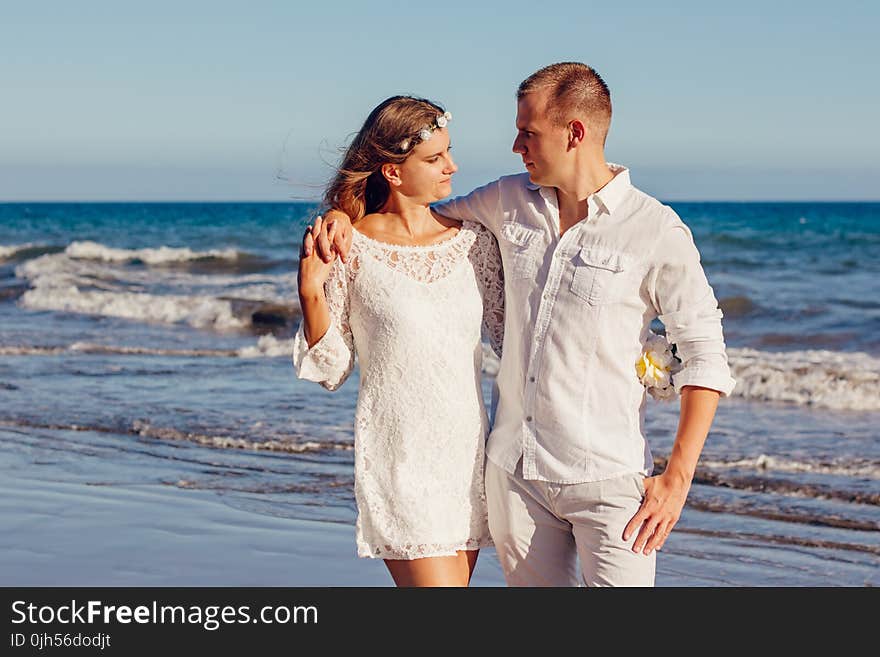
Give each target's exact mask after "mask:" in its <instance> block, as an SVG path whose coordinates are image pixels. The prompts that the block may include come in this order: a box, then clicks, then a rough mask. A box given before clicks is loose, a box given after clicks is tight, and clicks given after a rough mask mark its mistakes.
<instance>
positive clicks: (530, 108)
mask: <svg viewBox="0 0 880 657" xmlns="http://www.w3.org/2000/svg"><path fill="white" fill-rule="evenodd" d="M548 96H549V94H548V92H547V91H544V90H539V91H534V92H532V93H530V94H526V95H525V96H523V97H522V98H521V99H520V100H519V102H518V103H517V107H516V139H514V140H513V152H514V153H518V154H519V155H520V157H522V160H523V164H524V165H525V167H526V170H527V171H528V172H529V180H531V181H532V182H533V183H535V184H538V185H544V186H546V187H557V186H558V181H559V180H560V178H561V177H562V175H561V174H562V173H563V172H564V171H565V170H566V168H567V167H568V166H570V164H569V159H570V157H569V151H568V130H567V128H566V127H564V126H557V125H554V124H553V123H552V122H551V121H550V120H549V119H548V118H547V116H546V113H547V112H546V107H547V97H548Z"/></svg>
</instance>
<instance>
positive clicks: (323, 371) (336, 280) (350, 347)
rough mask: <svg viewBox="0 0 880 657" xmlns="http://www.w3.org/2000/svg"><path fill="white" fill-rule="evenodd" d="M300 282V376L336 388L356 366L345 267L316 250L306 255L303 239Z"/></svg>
mask: <svg viewBox="0 0 880 657" xmlns="http://www.w3.org/2000/svg"><path fill="white" fill-rule="evenodd" d="M320 222H321V219H318V221H317V222H316V226H317V227H318V229H320ZM311 230H314V229H309V231H308V233H307V236H308V235H309V234H310V232H311ZM297 282H298V287H299V302H300V309H301V310H302V315H303V320H302V323H301V324H300V328H299V330H298V331H297V334H296V337H295V338H294V354H293V364H294V367H295V368H296V372H297V376H299V377H300V378H302V379H307V380H309V381H315V382H317V383H320V384H321V385H322V386H324V387H325V388H327V389H328V390H336V388H338V387H339V386H341V385H342V384H343V383H344V382H345V380H346V379H347V378H348V375H349V374H350V373H351V371H352V369H354V352H355V350H354V339H353V336H352V333H351V327H350V324H349V318H348V311H349V303H348V272H347V269H346V266H345V265H344V264H343V263H342V262H341V261H335V262H330V263H325V262H324V261H323V260H321V259H320V258H319V257H318V255H317V254H316V253H312V254H311V255H308V256H307V255H305V239H303V248H302V250H301V251H300V266H299V273H298V276H297Z"/></svg>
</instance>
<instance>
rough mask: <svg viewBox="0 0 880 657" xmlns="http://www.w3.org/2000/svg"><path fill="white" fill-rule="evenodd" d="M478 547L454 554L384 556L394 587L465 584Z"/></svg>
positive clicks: (469, 575) (477, 553)
mask: <svg viewBox="0 0 880 657" xmlns="http://www.w3.org/2000/svg"><path fill="white" fill-rule="evenodd" d="M479 553H480V551H479V550H459V551H458V552H457V553H456V555H455V556H454V557H425V558H424V559H385V565H386V566H388V570H389V571H390V572H391V577H392V578H393V579H394V583H395V584H396V585H397V586H467V585H468V584H470V581H471V575H473V573H474V567H475V566H476V564H477V555H479Z"/></svg>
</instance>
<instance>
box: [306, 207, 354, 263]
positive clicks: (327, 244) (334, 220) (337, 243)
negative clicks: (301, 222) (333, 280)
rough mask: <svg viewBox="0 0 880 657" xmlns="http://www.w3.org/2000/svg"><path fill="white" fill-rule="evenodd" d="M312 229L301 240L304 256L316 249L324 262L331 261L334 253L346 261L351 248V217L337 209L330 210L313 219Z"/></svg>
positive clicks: (334, 255)
mask: <svg viewBox="0 0 880 657" xmlns="http://www.w3.org/2000/svg"><path fill="white" fill-rule="evenodd" d="M312 228H313V230H312V231H311V232H310V233H309V234H307V235H306V238H305V240H304V241H303V252H304V253H305V255H306V257H308V256H310V255H311V254H312V252H313V251H316V252H317V254H318V257H319V258H321V260H323V261H324V262H332V261H333V260H334V259H335V258H336V255H337V254H339V257H340V258H342V262H348V251H349V250H350V249H351V237H352V234H351V231H352V228H351V219H350V218H349V216H348V215H347V214H345V213H344V212H341V211H339V210H330V212H328V213H327V214H326V215H324V217H323V221H322V217H318V219H317V220H315V225H314V226H313V227H312Z"/></svg>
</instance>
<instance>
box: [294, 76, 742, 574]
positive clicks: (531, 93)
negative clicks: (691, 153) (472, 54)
mask: <svg viewBox="0 0 880 657" xmlns="http://www.w3.org/2000/svg"><path fill="white" fill-rule="evenodd" d="M610 122H611V97H610V94H609V92H608V88H607V86H606V85H605V83H604V81H603V80H602V78H601V77H600V76H599V75H598V74H597V73H596V72H595V71H594V70H593V69H591V68H590V67H588V66H586V65H584V64H580V63H571V62H567V63H561V64H553V65H551V66H547V67H545V68H543V69H541V70H539V71H537V72H536V73H534V74H533V75H531V76H529V77H528V78H527V79H526V80H525V81H523V83H522V84H521V85H520V87H519V89H518V92H517V116H516V128H517V136H516V139H515V141H514V143H513V151H514V152H515V153H518V154H519V155H520V156H521V157H522V159H523V163H524V165H525V167H526V170H527V173H526V174H519V175H513V176H505V177H502V178H501V179H499V180H497V181H495V182H492V183H489V184H488V185H486V186H484V187H481V188H480V189H477V190H475V191H473V192H471V193H470V194H468V195H467V196H464V197H460V198H457V199H453V200H452V201H449V202H448V203H445V204H441V205H439V206H437V207H436V210H437V211H438V212H440V213H442V214H443V215H445V216H448V217H451V218H453V219H459V220H463V219H470V220H473V221H480V222H482V223H483V224H485V225H486V226H487V227H488V228H489V229H491V231H492V232H493V233H494V234H495V236H496V237H497V238H498V242H499V245H500V247H501V252H502V258H503V262H504V273H505V287H506V320H505V337H504V354H503V357H502V360H501V368H500V371H499V373H498V378H497V384H498V390H499V394H500V399H499V404H498V409H497V413H496V416H495V425H494V428H493V430H492V433H491V435H490V437H489V442H488V447H487V455H488V463H487V465H486V495H487V499H488V504H489V526H490V530H491V532H492V537H493V539H494V541H495V545H496V550H497V553H498V558H499V560H500V562H501V566H502V568H503V570H504V574H505V578H506V580H507V582H508V584H510V585H511V586H575V585H578V584H579V583H580V582H583V583H584V584H586V585H588V586H594V585H596V586H651V585H653V583H654V576H655V563H656V550H659V549H660V548H661V547H662V546H663V544H664V542H665V541H666V538H667V537H668V536H669V532H670V531H671V530H672V528H673V527H674V526H675V524H676V522H677V521H678V518H679V515H680V514H681V511H682V508H683V507H684V504H685V500H686V498H687V494H688V491H689V489H690V485H691V481H692V479H693V476H694V471H695V469H696V464H697V461H698V459H699V455H700V452H701V451H702V448H703V444H704V442H705V439H706V436H707V434H708V432H709V428H710V426H711V424H712V420H713V418H714V415H715V410H716V408H717V403H718V398H719V396H720V395H722V394H723V395H727V394H729V393H730V392H731V391H732V389H733V386H734V381H733V380H732V379H731V377H730V372H729V369H728V366H727V357H726V352H725V346H724V341H723V336H722V329H721V311H720V310H719V309H718V303H717V301H716V299H715V296H714V293H713V291H712V288H711V287H710V286H709V283H708V281H707V280H706V277H705V274H704V272H703V269H702V267H701V265H700V256H699V253H698V251H697V249H696V246H695V245H694V242H693V239H692V237H691V233H690V230H689V229H688V228H687V226H685V224H684V223H683V222H682V221H681V219H679V217H678V216H677V215H676V213H675V212H674V211H673V210H672V209H671V208H669V207H667V206H664V205H662V204H661V203H660V202H658V201H657V200H655V199H653V198H651V197H650V196H648V195H647V194H645V193H643V192H641V191H639V190H638V189H636V188H635V187H633V185H632V184H631V183H630V177H629V171H628V170H627V169H626V168H624V167H621V166H617V165H613V164H609V163H607V162H606V161H605V155H604V145H605V138H606V135H607V132H608V127H609V125H610ZM332 215H333V216H332V217H330V216H328V220H330V219H334V220H336V221H337V224H338V225H336V226H334V228H332V229H331V232H330V233H327V232H324V233H323V234H322V235H319V237H318V239H317V244H316V245H315V248H317V249H318V252H319V254H321V255H322V257H324V258H325V259H326V260H328V261H329V259H331V258H333V257H335V255H334V253H333V252H334V251H338V252H339V253H341V254H342V255H343V256H344V254H345V253H347V248H348V244H349V243H350V235H349V233H350V223H349V222H347V221H346V219H345V218H343V217H339V213H335V212H334V213H332ZM331 243H332V244H333V246H332V247H331ZM304 246H305V248H306V249H310V248H312V241H311V237H310V236H308V235H307V237H306V243H305V245H304ZM656 317H659V318H660V320H661V321H662V322H663V324H664V325H665V327H666V334H667V337H668V339H669V342H670V343H674V344H676V345H677V354H678V356H679V358H680V359H681V360H682V369H681V371H680V372H679V373H678V374H676V375H675V379H674V384H675V388H676V390H677V391H678V392H680V393H681V411H680V418H679V426H678V431H677V434H676V438H675V444H674V446H673V449H672V453H671V454H670V456H669V459H668V462H667V466H666V468H665V470H664V472H663V473H661V474H660V475H657V476H653V477H652V476H649V475H650V474H651V472H652V470H653V458H652V456H651V452H650V449H649V447H648V445H647V442H646V440H645V437H644V422H643V420H644V407H645V389H644V387H643V386H642V384H641V383H640V381H639V378H638V377H637V375H636V373H635V365H634V364H635V362H636V361H637V360H638V359H639V357H640V355H641V353H642V349H643V346H644V344H645V342H646V339H647V336H648V335H649V326H650V324H651V322H652V321H653V319H655V318H656ZM578 557H579V560H580V566H581V568H580V572H579V570H578V566H577V563H578Z"/></svg>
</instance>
